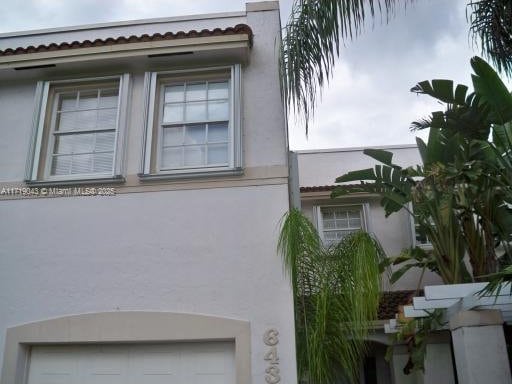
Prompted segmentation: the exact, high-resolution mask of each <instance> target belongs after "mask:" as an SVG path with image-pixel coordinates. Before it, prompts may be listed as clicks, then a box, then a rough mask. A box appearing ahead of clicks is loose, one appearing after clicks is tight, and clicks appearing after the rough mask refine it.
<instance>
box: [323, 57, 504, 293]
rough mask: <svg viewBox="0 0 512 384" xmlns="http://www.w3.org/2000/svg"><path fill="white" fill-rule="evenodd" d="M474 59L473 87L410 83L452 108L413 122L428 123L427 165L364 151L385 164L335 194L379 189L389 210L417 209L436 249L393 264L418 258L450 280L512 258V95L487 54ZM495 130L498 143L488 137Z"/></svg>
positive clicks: (351, 176)
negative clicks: (511, 248) (401, 162)
mask: <svg viewBox="0 0 512 384" xmlns="http://www.w3.org/2000/svg"><path fill="white" fill-rule="evenodd" d="M471 65H472V67H473V70H474V75H473V76H472V78H473V86H474V89H475V91H474V92H472V93H468V87H467V86H465V85H457V86H454V83H453V81H451V80H432V81H423V82H420V83H418V84H417V85H416V86H415V87H414V88H412V91H413V92H416V93H421V94H427V95H429V96H431V97H434V98H436V99H437V100H438V101H440V102H442V103H444V104H445V106H446V109H445V110H444V111H436V112H433V113H432V114H431V115H430V116H429V117H427V118H425V119H423V120H420V121H418V122H414V123H412V128H413V129H426V128H428V129H430V131H429V138H428V141H427V142H426V143H425V142H424V141H423V140H421V139H419V138H417V144H418V149H419V152H420V155H421V159H422V163H423V164H421V165H416V166H414V167H413V166H411V167H407V168H403V167H400V166H398V165H396V164H394V163H393V154H392V153H390V152H387V151H383V150H365V154H367V155H368V156H370V157H372V158H374V159H375V160H377V161H379V162H380V163H381V164H378V165H376V166H375V167H374V168H370V169H364V170H359V171H352V172H349V173H347V174H345V175H343V176H340V177H339V178H337V179H336V181H337V182H353V181H360V182H361V184H360V186H359V188H351V189H347V188H344V187H343V186H340V187H338V188H337V189H336V190H335V191H334V192H333V194H332V196H333V197H337V196H339V195H342V194H346V193H353V192H361V191H364V192H370V193H377V194H379V195H380V196H381V205H382V206H383V207H384V209H385V212H386V215H390V214H392V213H394V212H397V211H399V210H401V209H405V210H407V211H409V212H410V213H411V214H412V212H411V208H412V211H413V212H414V215H415V217H416V219H417V221H418V223H419V226H420V228H421V230H422V231H423V232H424V233H425V234H426V235H427V237H428V238H429V240H430V242H431V244H432V251H431V254H430V255H428V256H427V255H426V254H424V253H422V252H421V251H420V250H410V251H408V252H405V253H404V254H403V255H402V256H401V257H398V258H395V259H394V260H393V262H394V263H395V264H400V263H401V262H403V261H408V262H410V261H413V262H414V263H415V264H416V265H417V266H421V267H424V268H428V269H430V270H432V271H434V272H436V273H438V274H439V275H440V276H441V278H442V279H443V281H444V282H445V283H447V284H453V283H464V282H471V281H473V280H474V279H476V280H479V279H481V278H482V277H483V276H485V275H488V274H490V273H494V272H496V271H497V270H498V269H499V268H500V267H501V265H503V264H505V265H507V264H508V263H510V252H509V246H508V244H509V242H510V240H511V233H512V225H511V224H512V211H511V209H510V202H511V187H510V185H511V184H510V181H511V179H510V175H511V168H510V165H511V163H510V162H511V149H512V147H511V146H510V140H509V139H510V137H511V134H512V131H510V128H511V125H510V121H511V120H512V96H511V95H510V93H509V92H508V90H507V88H506V86H505V85H504V83H503V82H502V81H501V79H500V78H499V76H498V75H497V74H496V72H495V71H494V70H493V69H492V68H491V67H490V66H489V65H488V64H487V63H486V62H485V61H484V60H482V59H480V58H478V57H474V58H473V59H472V60H471ZM491 135H492V137H493V138H494V139H495V142H493V141H488V138H489V137H490V136H491ZM498 250H500V253H499V254H498ZM407 255H408V256H407ZM465 255H468V258H469V262H470V264H471V271H469V270H468V269H467V268H466V265H465V263H464V256H465ZM404 256H407V257H404ZM408 268H410V267H408V266H405V267H403V268H401V269H400V270H399V271H398V272H397V273H398V274H403V273H402V272H405V270H406V269H408ZM470 272H471V273H470ZM395 276H396V275H395Z"/></svg>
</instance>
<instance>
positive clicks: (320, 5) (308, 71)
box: [280, 0, 413, 134]
mask: <svg viewBox="0 0 512 384" xmlns="http://www.w3.org/2000/svg"><path fill="white" fill-rule="evenodd" d="M411 1H413V0H295V1H294V2H293V6H292V13H291V15H290V18H289V20H288V22H287V24H286V26H285V28H284V29H285V35H284V37H283V43H282V49H281V60H280V63H281V80H282V84H283V86H282V89H283V93H284V98H285V100H286V102H287V103H288V105H289V106H290V107H293V108H294V109H295V111H296V112H299V113H302V115H303V117H304V121H305V126H306V134H307V132H308V121H309V119H310V117H311V114H312V113H313V111H314V106H315V104H316V95H317V90H318V89H321V88H322V87H323V85H324V84H325V83H326V82H327V81H328V80H329V77H330V76H331V74H332V70H333V67H334V63H335V59H336V58H337V57H338V56H339V52H340V45H341V44H342V43H343V42H344V41H345V40H347V39H352V38H353V37H355V36H357V35H359V34H360V33H361V32H362V31H363V29H364V25H365V20H367V19H368V17H370V18H373V17H374V16H375V14H376V12H378V13H380V14H381V15H384V16H385V18H386V20H387V19H389V18H390V17H391V16H392V15H393V14H394V12H395V9H396V7H397V5H399V4H407V3H409V2H411Z"/></svg>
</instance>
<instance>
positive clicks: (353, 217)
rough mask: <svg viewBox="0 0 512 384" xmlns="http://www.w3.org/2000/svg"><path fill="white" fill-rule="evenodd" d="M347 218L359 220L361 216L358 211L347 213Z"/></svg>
mask: <svg viewBox="0 0 512 384" xmlns="http://www.w3.org/2000/svg"><path fill="white" fill-rule="evenodd" d="M348 217H349V218H351V219H359V218H360V217H361V215H360V212H359V211H348Z"/></svg>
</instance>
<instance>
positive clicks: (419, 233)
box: [411, 215, 432, 248]
mask: <svg viewBox="0 0 512 384" xmlns="http://www.w3.org/2000/svg"><path fill="white" fill-rule="evenodd" d="M411 226H412V233H413V236H414V237H413V244H414V246H418V247H422V248H430V247H432V243H431V242H430V240H429V238H428V237H427V235H426V233H425V231H424V230H423V228H422V227H421V226H420V224H419V222H418V220H417V217H416V215H413V216H411Z"/></svg>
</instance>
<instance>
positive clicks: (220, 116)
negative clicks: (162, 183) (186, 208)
mask: <svg viewBox="0 0 512 384" xmlns="http://www.w3.org/2000/svg"><path fill="white" fill-rule="evenodd" d="M229 91H230V89H229V80H224V81H217V82H213V81H212V82H210V81H205V82H199V83H194V82H184V83H181V84H173V85H165V86H163V87H162V92H163V103H162V113H161V120H160V129H161V131H162V140H161V143H160V144H161V149H160V150H161V154H162V155H161V156H160V170H173V169H184V168H198V167H219V166H220V167H222V166H228V165H229V157H230V153H229V142H230V137H229V136H230V134H229V133H230V132H229V107H230V103H229V100H230V95H229V93H230V92H229Z"/></svg>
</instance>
